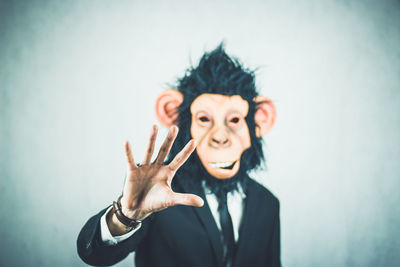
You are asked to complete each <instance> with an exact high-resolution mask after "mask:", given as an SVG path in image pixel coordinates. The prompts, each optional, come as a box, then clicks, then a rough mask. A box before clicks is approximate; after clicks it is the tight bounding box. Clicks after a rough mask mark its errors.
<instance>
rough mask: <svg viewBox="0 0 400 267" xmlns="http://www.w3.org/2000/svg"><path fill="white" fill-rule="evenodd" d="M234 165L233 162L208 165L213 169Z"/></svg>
mask: <svg viewBox="0 0 400 267" xmlns="http://www.w3.org/2000/svg"><path fill="white" fill-rule="evenodd" d="M232 164H233V162H231V161H228V162H215V163H209V164H208V165H209V166H210V167H213V168H226V167H229V166H231V165H232Z"/></svg>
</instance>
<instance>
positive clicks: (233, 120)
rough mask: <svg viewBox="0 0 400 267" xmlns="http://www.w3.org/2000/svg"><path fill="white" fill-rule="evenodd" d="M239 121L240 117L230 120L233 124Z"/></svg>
mask: <svg viewBox="0 0 400 267" xmlns="http://www.w3.org/2000/svg"><path fill="white" fill-rule="evenodd" d="M239 121H240V118H238V117H234V118H232V119H231V120H230V122H231V123H233V124H236V123H239Z"/></svg>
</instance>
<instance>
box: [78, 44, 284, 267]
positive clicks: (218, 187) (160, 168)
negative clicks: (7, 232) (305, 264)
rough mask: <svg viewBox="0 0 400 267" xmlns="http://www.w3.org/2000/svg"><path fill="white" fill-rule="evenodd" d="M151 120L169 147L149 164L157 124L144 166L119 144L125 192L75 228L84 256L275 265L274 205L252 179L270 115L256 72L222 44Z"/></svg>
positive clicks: (166, 96) (96, 261)
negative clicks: (155, 120)
mask: <svg viewBox="0 0 400 267" xmlns="http://www.w3.org/2000/svg"><path fill="white" fill-rule="evenodd" d="M156 115H157V118H158V120H159V121H160V123H161V124H163V125H164V126H166V127H168V128H169V132H168V135H167V137H166V139H165V141H164V142H163V144H162V145H161V147H160V150H159V152H158V154H157V156H156V158H155V159H154V160H153V161H152V156H153V154H154V146H155V140H156V136H157V130H158V129H157V126H156V125H154V126H153V128H152V132H151V134H150V139H149V144H148V149H147V152H146V154H145V157H144V160H143V162H141V163H140V164H137V163H136V162H135V160H134V157H133V155H132V150H131V146H130V143H129V142H126V143H125V155H126V159H127V176H126V179H125V183H124V187H123V192H122V195H121V196H120V197H118V198H116V201H114V202H113V204H112V205H110V206H109V207H107V208H105V209H103V210H102V211H100V212H99V213H98V214H96V215H94V216H93V217H91V218H90V219H89V220H88V221H87V222H86V224H85V225H84V227H83V228H82V230H81V231H80V233H79V236H78V240H77V250H78V254H79V256H80V257H81V259H82V260H83V261H84V262H86V263H87V264H90V265H96V266H108V265H113V264H115V263H117V262H119V261H121V260H123V259H124V258H125V257H127V255H128V254H129V253H131V252H133V251H135V252H136V255H135V263H136V266H137V267H142V266H173V267H177V266H185V267H186V266H202V267H204V266H210V267H211V266H224V267H227V266H273V267H275V266H281V260H280V219H279V201H278V199H277V198H276V197H275V196H274V195H273V194H272V193H271V192H270V191H269V190H267V189H266V188H265V187H263V186H262V185H260V184H258V183H257V182H256V181H254V180H253V179H252V178H250V177H249V172H250V171H252V170H254V169H257V168H258V167H260V165H261V164H262V163H263V161H264V154H263V150H262V136H263V135H265V134H266V133H267V132H268V131H270V130H271V128H272V126H273V125H274V122H275V118H276V108H275V106H274V104H273V102H272V101H271V100H270V99H268V98H267V97H264V96H261V95H259V94H258V93H257V90H256V87H255V75H254V71H252V70H250V69H247V68H245V67H244V66H243V65H242V64H241V63H240V61H239V60H238V59H236V58H234V57H230V56H229V55H228V54H227V53H226V52H225V49H224V46H223V44H221V45H219V46H218V47H217V48H216V49H214V50H213V51H211V52H206V53H205V54H204V55H203V56H202V58H201V59H200V61H199V64H198V66H196V67H190V68H189V69H188V70H187V71H186V73H185V75H184V76H183V77H182V78H180V79H178V81H177V87H176V89H168V90H165V91H164V92H162V93H161V94H160V96H159V97H158V98H157V100H156ZM178 130H179V134H178Z"/></svg>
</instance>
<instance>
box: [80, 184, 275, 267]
mask: <svg viewBox="0 0 400 267" xmlns="http://www.w3.org/2000/svg"><path fill="white" fill-rule="evenodd" d="M182 189H183V190H182V191H185V192H190V193H196V194H198V195H199V196H201V197H202V198H203V199H205V196H204V192H203V190H202V188H198V189H197V190H193V189H192V190H189V188H182ZM245 201H246V203H245V209H244V213H243V219H242V223H241V227H240V230H239V240H238V244H237V251H236V257H235V260H234V265H233V266H238V267H239V266H249V267H250V266H251V267H256V266H264V267H266V266H271V267H272V266H273V267H275V266H281V263H280V221H279V201H278V199H277V198H276V197H275V196H273V195H272V193H271V192H270V191H268V190H267V189H266V188H264V187H263V186H261V185H260V184H258V183H256V182H255V181H253V180H251V179H250V178H249V180H248V184H247V189H246V200H245ZM105 210H106V209H104V210H102V211H101V212H100V213H98V214H97V215H95V216H93V217H92V218H90V219H89V220H88V222H87V223H86V224H85V226H84V227H83V228H82V230H81V232H80V234H79V236H78V241H77V246H78V254H79V256H80V257H81V259H82V260H83V261H85V262H86V263H88V264H90V265H97V266H108V265H113V264H115V263H117V262H119V261H121V260H122V259H124V258H125V257H126V256H128V254H129V253H130V252H132V251H136V257H135V261H136V267H149V266H163V267H164V266H165V267H167V266H171V267H180V266H182V267H189V266H193V267H195V266H198V267H222V253H223V252H222V244H221V240H220V232H219V230H218V228H217V225H216V223H215V220H214V218H213V216H212V214H211V211H210V209H209V207H208V205H207V202H206V201H205V204H204V206H203V207H201V208H197V207H189V206H175V207H171V208H168V209H166V210H163V211H160V212H157V213H154V214H152V215H151V216H149V218H147V219H146V220H145V221H143V224H142V227H141V229H139V230H138V231H137V232H136V233H135V234H133V235H132V236H131V237H130V238H128V239H127V240H124V241H122V242H121V243H118V244H117V245H114V246H108V245H105V244H103V243H102V241H101V237H100V218H101V216H102V215H103V214H104V212H105Z"/></svg>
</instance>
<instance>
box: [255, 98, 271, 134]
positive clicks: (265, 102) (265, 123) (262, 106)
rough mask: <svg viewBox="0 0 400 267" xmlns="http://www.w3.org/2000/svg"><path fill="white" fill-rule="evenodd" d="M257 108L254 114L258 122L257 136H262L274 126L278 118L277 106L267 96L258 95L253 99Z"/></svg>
mask: <svg viewBox="0 0 400 267" xmlns="http://www.w3.org/2000/svg"><path fill="white" fill-rule="evenodd" d="M253 101H254V102H256V105H257V108H256V113H255V115H254V119H255V122H256V136H257V137H258V138H261V137H262V136H263V135H264V134H266V133H267V132H269V131H270V130H271V129H272V127H273V126H274V123H275V119H276V108H275V105H274V103H273V102H272V101H271V100H270V99H268V98H267V97H265V96H257V97H255V98H254V99H253Z"/></svg>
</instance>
